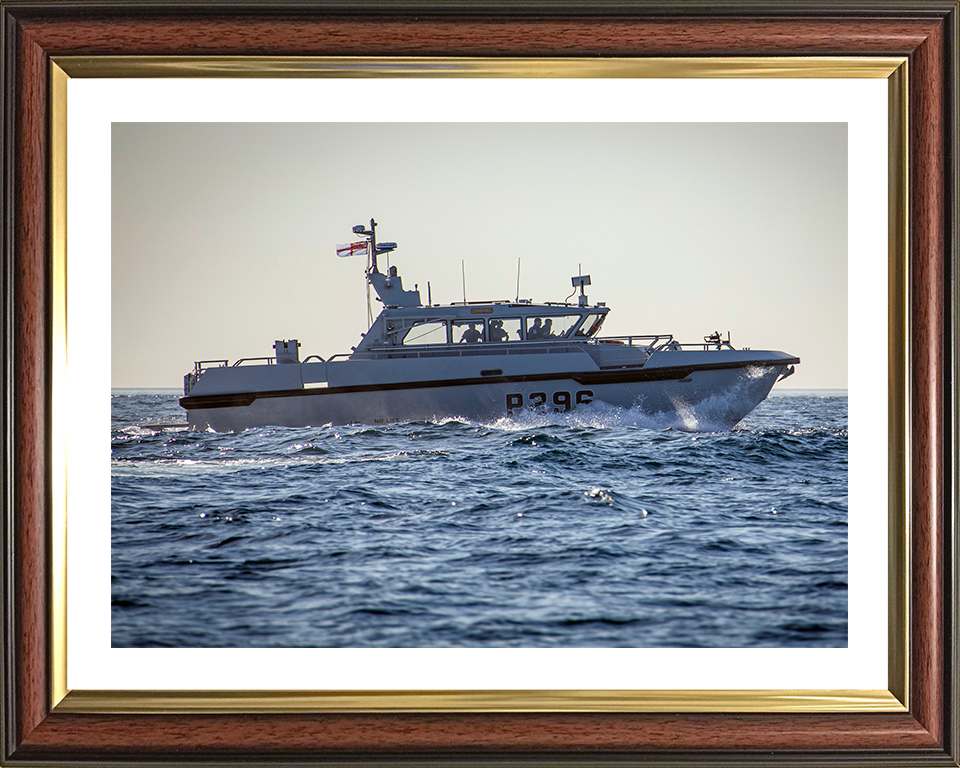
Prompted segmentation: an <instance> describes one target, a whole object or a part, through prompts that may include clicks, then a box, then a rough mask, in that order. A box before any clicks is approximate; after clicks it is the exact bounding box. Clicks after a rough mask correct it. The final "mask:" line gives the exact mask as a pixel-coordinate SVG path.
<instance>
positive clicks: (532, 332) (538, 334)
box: [527, 317, 543, 341]
mask: <svg viewBox="0 0 960 768" xmlns="http://www.w3.org/2000/svg"><path fill="white" fill-rule="evenodd" d="M542 334H543V321H542V320H541V319H540V318H539V317H538V318H536V319H535V320H534V321H533V325H531V326H530V327H529V328H528V329H527V341H536V340H537V339H540V338H542Z"/></svg>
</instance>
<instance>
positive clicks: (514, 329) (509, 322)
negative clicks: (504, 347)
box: [487, 317, 523, 344]
mask: <svg viewBox="0 0 960 768" xmlns="http://www.w3.org/2000/svg"><path fill="white" fill-rule="evenodd" d="M487 324H488V327H487V338H488V339H489V340H490V343H491V344H503V343H505V342H508V341H520V340H521V339H522V338H523V334H522V333H521V331H520V327H521V325H520V318H519V317H494V318H491V319H490V320H488V321H487Z"/></svg>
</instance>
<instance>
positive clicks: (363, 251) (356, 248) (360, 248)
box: [337, 241, 367, 256]
mask: <svg viewBox="0 0 960 768" xmlns="http://www.w3.org/2000/svg"><path fill="white" fill-rule="evenodd" d="M358 255H363V256H366V255H367V243H366V241H364V242H362V243H348V244H347V245H338V246H337V256H358Z"/></svg>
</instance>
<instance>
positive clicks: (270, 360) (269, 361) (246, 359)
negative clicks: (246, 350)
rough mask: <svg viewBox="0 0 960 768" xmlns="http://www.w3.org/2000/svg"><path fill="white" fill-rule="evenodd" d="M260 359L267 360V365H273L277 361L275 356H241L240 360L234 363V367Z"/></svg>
mask: <svg viewBox="0 0 960 768" xmlns="http://www.w3.org/2000/svg"><path fill="white" fill-rule="evenodd" d="M258 360H266V361H267V365H273V364H274V363H275V362H276V358H275V357H241V358H240V359H239V360H237V362H235V363H234V364H233V366H232V367H233V368H236V367H237V366H238V365H241V364H243V363H253V362H257V361H258Z"/></svg>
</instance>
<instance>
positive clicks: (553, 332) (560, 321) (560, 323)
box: [527, 315, 581, 341]
mask: <svg viewBox="0 0 960 768" xmlns="http://www.w3.org/2000/svg"><path fill="white" fill-rule="evenodd" d="M580 318H581V315H546V316H542V317H528V318H527V339H528V340H529V341H541V340H543V339H562V338H564V337H565V336H566V335H567V334H569V333H570V331H571V330H573V328H574V327H575V326H576V325H577V324H578V323H579V322H580Z"/></svg>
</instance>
